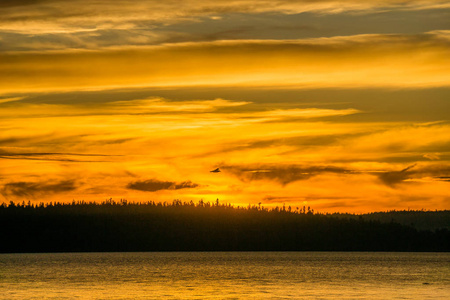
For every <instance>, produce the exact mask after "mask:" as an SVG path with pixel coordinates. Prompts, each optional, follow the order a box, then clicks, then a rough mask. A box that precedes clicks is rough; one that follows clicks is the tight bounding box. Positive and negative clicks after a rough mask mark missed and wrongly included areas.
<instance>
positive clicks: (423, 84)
mask: <svg viewBox="0 0 450 300" xmlns="http://www.w3.org/2000/svg"><path fill="white" fill-rule="evenodd" d="M0 16H1V17H0V202H9V201H15V202H22V201H25V202H28V201H31V202H34V203H38V202H41V201H42V202H48V201H59V202H72V201H73V200H76V201H78V200H85V201H103V200H105V199H110V198H113V199H115V200H119V199H127V200H128V201H156V202H159V201H161V202H162V201H167V202H171V201H172V200H174V199H180V200H182V201H186V202H189V201H191V200H192V201H194V202H198V201H199V200H201V199H202V200H204V201H211V202H213V201H216V199H219V200H220V201H221V202H222V203H231V204H234V205H245V206H246V205H249V204H250V205H258V204H259V203H261V204H262V205H264V206H266V207H273V206H283V205H286V206H292V207H294V208H295V207H302V206H310V207H311V208H313V209H314V210H315V211H319V212H352V213H365V212H371V211H386V210H393V209H396V210H403V209H432V210H435V209H439V210H441V209H450V3H449V2H448V1H441V0H401V1H400V0H371V1H367V0H362V1H361V0H358V1H357V0H299V1H290V0H270V1H269V0H259V1H255V0H235V1H217V0H214V1H212V0H185V1H170V0H167V1H160V0H159V1H156V0H141V1H131V0H117V1H100V0H98V1H93V0H89V1H88V0H72V1H63V0H14V1H12V0H4V1H1V3H0ZM215 168H220V170H221V172H220V173H211V172H210V171H211V170H213V169H215Z"/></svg>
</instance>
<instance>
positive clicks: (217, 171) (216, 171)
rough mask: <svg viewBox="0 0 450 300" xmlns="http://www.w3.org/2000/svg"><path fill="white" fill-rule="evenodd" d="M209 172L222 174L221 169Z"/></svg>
mask: <svg viewBox="0 0 450 300" xmlns="http://www.w3.org/2000/svg"><path fill="white" fill-rule="evenodd" d="M209 172H211V173H219V172H220V169H219V168H217V169H214V170H212V171H209Z"/></svg>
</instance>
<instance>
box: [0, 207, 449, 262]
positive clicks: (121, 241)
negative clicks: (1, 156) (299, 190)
mask: <svg viewBox="0 0 450 300" xmlns="http://www.w3.org/2000/svg"><path fill="white" fill-rule="evenodd" d="M0 226H1V228H2V231H1V233H0V238H1V241H2V242H1V243H0V253H27V252H116V251H118V252H122V251H439V252H442V251H443V252H447V251H450V231H449V226H450V211H449V210H445V211H390V212H378V213H370V214H364V215H354V214H317V213H314V212H313V210H312V209H310V208H306V207H302V208H291V207H281V208H280V207H277V208H273V209H270V210H269V209H266V208H264V207H261V206H250V205H249V206H248V207H233V206H231V205H228V204H219V203H218V202H217V203H212V204H211V203H204V202H202V201H201V202H199V203H193V202H189V203H182V202H181V201H178V200H175V201H173V202H172V203H155V202H146V203H128V202H126V201H120V202H114V201H105V202H103V203H100V204H98V203H86V202H73V203H69V204H62V203H49V204H39V205H33V204H25V203H23V204H14V203H10V204H3V205H0Z"/></svg>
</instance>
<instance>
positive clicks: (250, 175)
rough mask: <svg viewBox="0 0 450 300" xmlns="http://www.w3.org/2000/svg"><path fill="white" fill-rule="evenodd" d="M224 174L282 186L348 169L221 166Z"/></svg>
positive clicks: (346, 171)
mask: <svg viewBox="0 0 450 300" xmlns="http://www.w3.org/2000/svg"><path fill="white" fill-rule="evenodd" d="M221 169H223V170H225V171H226V172H230V173H231V174H233V175H235V176H238V177H239V178H240V179H241V180H245V181H253V180H273V181H277V182H279V183H281V184H283V185H285V184H289V183H291V182H294V181H299V180H307V179H309V178H311V177H313V176H317V175H320V174H325V173H334V174H346V173H349V172H351V171H350V170H348V169H345V168H342V167H337V166H300V165H286V166H273V165H259V166H247V167H246V166H234V165H233V166H231V165H230V166H228V165H225V166H221Z"/></svg>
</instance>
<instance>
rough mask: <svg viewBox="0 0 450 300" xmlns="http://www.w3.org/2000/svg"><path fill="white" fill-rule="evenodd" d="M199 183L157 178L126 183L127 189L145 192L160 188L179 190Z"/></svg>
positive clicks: (193, 186) (196, 185) (194, 186)
mask: <svg viewBox="0 0 450 300" xmlns="http://www.w3.org/2000/svg"><path fill="white" fill-rule="evenodd" d="M198 186H199V185H198V184H196V183H193V182H191V181H183V182H180V183H176V182H173V181H161V180H157V179H150V180H144V181H135V182H130V183H129V184H128V185H127V188H128V189H131V190H138V191H145V192H156V191H160V190H180V189H192V188H196V187H198Z"/></svg>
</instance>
